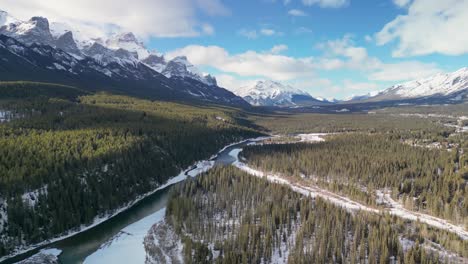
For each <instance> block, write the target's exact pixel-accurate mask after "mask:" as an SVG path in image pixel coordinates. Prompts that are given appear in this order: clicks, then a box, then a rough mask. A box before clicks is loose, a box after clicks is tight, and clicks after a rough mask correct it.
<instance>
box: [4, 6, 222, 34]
mask: <svg viewBox="0 0 468 264" xmlns="http://www.w3.org/2000/svg"><path fill="white" fill-rule="evenodd" d="M0 6H1V7H2V9H6V10H5V11H7V12H9V13H11V14H13V15H14V16H16V17H18V18H20V19H29V18H30V17H32V16H37V15H39V16H45V17H47V18H49V19H50V20H52V21H60V22H66V23H67V24H71V25H74V27H75V28H77V29H80V30H85V29H86V27H85V26H86V25H87V26H89V25H92V26H97V27H99V28H101V29H102V32H101V34H106V33H109V32H106V31H108V30H109V29H110V28H115V26H118V27H119V28H121V30H125V31H132V32H135V33H136V34H137V35H139V36H141V37H148V36H157V37H180V36H198V35H200V34H206V33H208V34H212V33H213V30H212V28H213V27H212V26H209V25H208V24H207V22H206V21H201V20H200V19H199V14H200V13H203V14H206V15H208V16H215V15H228V14H229V10H228V9H227V8H226V7H225V6H224V5H223V4H222V3H221V2H220V0H171V1H166V0H133V1H127V0H99V1H96V0H80V1H65V0H0Z"/></svg>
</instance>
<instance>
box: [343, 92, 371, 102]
mask: <svg viewBox="0 0 468 264" xmlns="http://www.w3.org/2000/svg"><path fill="white" fill-rule="evenodd" d="M378 94H379V92H378V91H377V92H369V93H366V94H362V95H352V96H350V97H348V98H346V99H345V100H344V101H360V100H366V99H369V98H372V97H374V96H376V95H378Z"/></svg>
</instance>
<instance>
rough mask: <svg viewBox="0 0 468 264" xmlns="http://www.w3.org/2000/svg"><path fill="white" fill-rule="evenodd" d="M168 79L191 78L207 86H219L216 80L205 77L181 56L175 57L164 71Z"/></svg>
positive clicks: (208, 76)
mask: <svg viewBox="0 0 468 264" xmlns="http://www.w3.org/2000/svg"><path fill="white" fill-rule="evenodd" d="M162 74H164V75H165V76H166V77H167V78H171V77H181V78H190V79H194V80H197V81H200V82H202V83H204V84H206V85H210V86H215V85H217V83H216V79H215V78H214V77H212V76H210V75H203V74H202V73H201V72H200V71H199V70H198V68H197V67H195V66H194V65H193V64H191V63H190V62H189V61H188V60H187V57H185V56H179V57H175V58H174V59H172V60H171V61H169V62H168V63H167V64H166V67H165V68H164V70H163V71H162Z"/></svg>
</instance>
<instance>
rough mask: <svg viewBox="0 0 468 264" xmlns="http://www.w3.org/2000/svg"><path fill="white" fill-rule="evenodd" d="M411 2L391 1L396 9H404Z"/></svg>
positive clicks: (405, 0)
mask: <svg viewBox="0 0 468 264" xmlns="http://www.w3.org/2000/svg"><path fill="white" fill-rule="evenodd" d="M410 2H411V0H393V3H394V4H395V5H397V6H398V7H405V6H407V5H408V4H409V3H410Z"/></svg>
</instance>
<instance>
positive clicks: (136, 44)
mask: <svg viewBox="0 0 468 264" xmlns="http://www.w3.org/2000/svg"><path fill="white" fill-rule="evenodd" d="M106 46H107V47H108V48H110V49H124V50H128V51H130V52H136V53H137V54H138V59H140V60H143V59H146V58H148V56H149V55H150V52H149V51H148V50H147V49H146V48H145V46H144V44H143V42H140V41H139V40H138V39H137V38H136V37H135V35H134V34H133V33H132V32H127V33H122V34H117V35H115V36H112V37H111V38H110V39H108V40H107V41H106Z"/></svg>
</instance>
